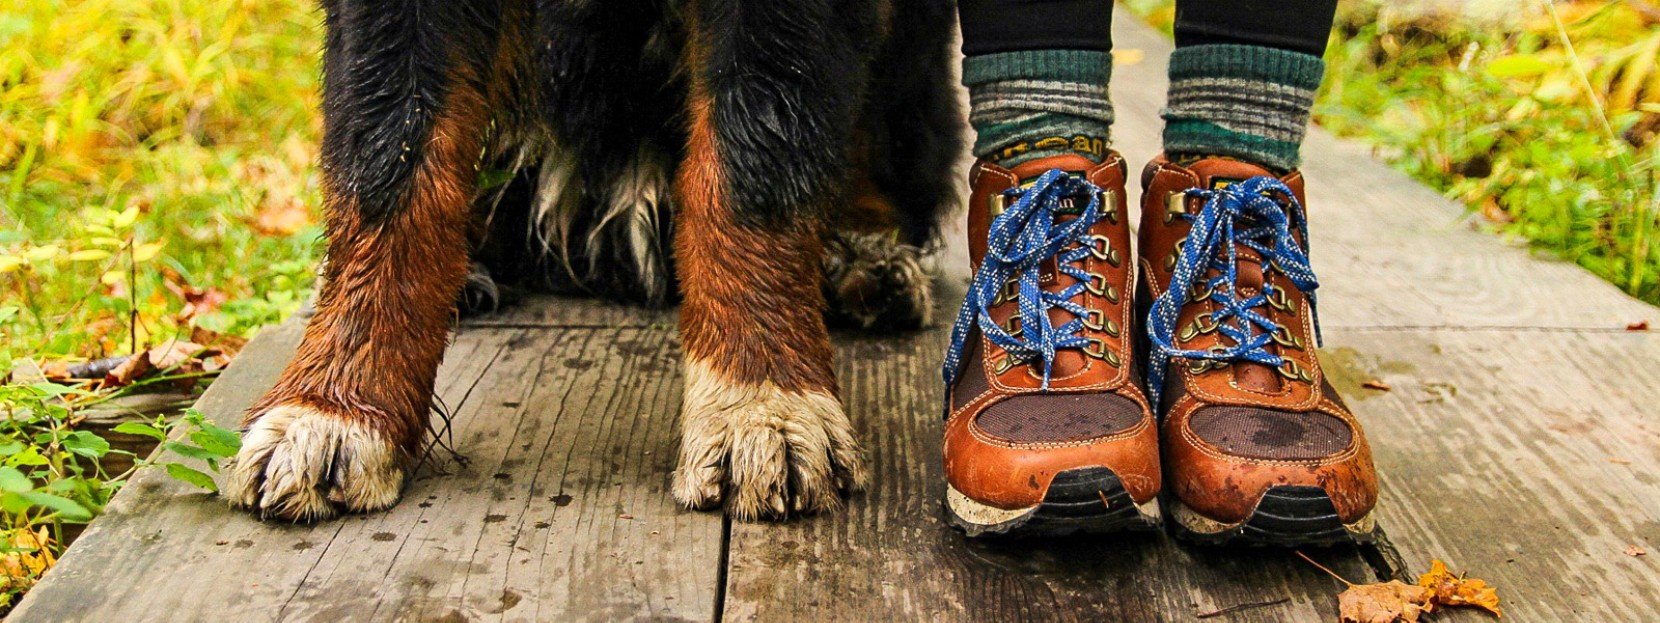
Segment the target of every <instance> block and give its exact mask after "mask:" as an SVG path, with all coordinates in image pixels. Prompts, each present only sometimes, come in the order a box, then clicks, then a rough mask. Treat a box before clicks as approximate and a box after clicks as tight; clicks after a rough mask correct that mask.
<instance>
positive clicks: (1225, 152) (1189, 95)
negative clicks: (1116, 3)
mask: <svg viewBox="0 0 1660 623" xmlns="http://www.w3.org/2000/svg"><path fill="white" fill-rule="evenodd" d="M1336 10H1337V0H1181V1H1179V2H1177V3H1176V51H1175V52H1174V53H1173V54H1171V55H1170V95H1169V101H1168V104H1167V107H1166V108H1165V110H1164V118H1165V121H1166V125H1165V129H1164V148H1165V152H1166V153H1167V154H1168V155H1170V156H1171V158H1172V159H1173V160H1177V161H1181V160H1183V159H1184V158H1186V159H1192V158H1193V157H1197V156H1207V155H1215V156H1227V157H1230V158H1238V159H1241V160H1245V161H1248V162H1252V163H1256V164H1260V165H1263V166H1266V167H1268V168H1270V169H1273V170H1275V171H1278V172H1284V171H1288V170H1291V169H1294V168H1296V167H1297V164H1298V162H1299V157H1298V149H1299V147H1301V145H1302V140H1303V134H1304V133H1305V132H1306V131H1307V128H1308V119H1309V110H1310V108H1311V107H1312V106H1313V105H1314V92H1315V91H1316V90H1317V89H1319V88H1320V78H1321V74H1322V72H1323V71H1324V69H1325V64H1324V62H1322V61H1321V60H1320V55H1321V54H1323V53H1325V49H1326V40H1327V38H1328V37H1329V36H1330V33H1331V24H1332V16H1333V14H1334V13H1335V11H1336Z"/></svg>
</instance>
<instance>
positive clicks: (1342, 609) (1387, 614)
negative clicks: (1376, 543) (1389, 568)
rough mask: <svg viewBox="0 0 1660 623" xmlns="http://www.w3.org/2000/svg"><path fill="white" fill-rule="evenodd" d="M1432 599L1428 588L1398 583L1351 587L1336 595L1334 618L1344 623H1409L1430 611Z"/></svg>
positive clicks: (1393, 581) (1397, 581) (1391, 581)
mask: <svg viewBox="0 0 1660 623" xmlns="http://www.w3.org/2000/svg"><path fill="white" fill-rule="evenodd" d="M1433 595H1434V593H1433V592H1431V591H1430V590H1429V589H1427V588H1424V587H1422V586H1413V585H1411V584H1407V583H1405V582H1402V581H1400V580H1390V581H1388V582H1383V583H1379V584H1350V585H1349V590H1346V591H1343V592H1342V593H1339V594H1338V595H1337V616H1338V618H1339V619H1340V620H1341V621H1342V622H1343V623H1394V622H1395V621H1406V622H1407V623H1412V622H1413V621H1417V620H1418V615H1420V614H1423V613H1424V612H1428V611H1429V608H1430V606H1429V600H1430V597H1432V596H1433Z"/></svg>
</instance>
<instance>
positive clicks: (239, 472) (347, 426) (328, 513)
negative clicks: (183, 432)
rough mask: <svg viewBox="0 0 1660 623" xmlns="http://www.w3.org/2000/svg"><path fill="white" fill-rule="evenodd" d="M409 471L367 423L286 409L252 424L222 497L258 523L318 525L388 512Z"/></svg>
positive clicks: (228, 473) (308, 410) (230, 468)
mask: <svg viewBox="0 0 1660 623" xmlns="http://www.w3.org/2000/svg"><path fill="white" fill-rule="evenodd" d="M404 471H405V462H404V460H403V455H402V453H401V452H400V451H399V449H398V448H397V446H396V445H395V444H393V443H392V441H391V440H389V439H387V438H386V436H385V435H383V434H381V432H380V431H378V430H375V429H374V428H372V427H371V426H369V425H367V424H365V423H364V422H363V421H361V420H353V419H348V418H344V417H340V416H337V415H333V414H330V413H327V412H325V411H321V410H318V409H315V408H312V407H308V406H302V405H297V404H288V405H283V406H278V407H276V408H274V409H271V410H270V411H266V412H265V413H264V414H263V415H261V416H259V418H258V419H256V420H254V422H253V423H252V424H250V425H249V426H248V430H247V432H245V433H244V434H243V435H242V450H241V451H240V452H238V453H237V455H236V458H235V459H234V460H233V461H232V462H231V463H230V464H229V465H227V466H226V476H227V482H226V483H225V487H224V488H223V492H224V495H225V497H226V499H228V500H230V503H231V506H234V507H236V508H241V509H245V510H248V511H251V512H254V513H256V514H258V515H259V516H260V517H261V518H265V519H280V520H285V521H294V522H302V521H319V520H323V519H328V518H331V517H334V516H336V515H339V514H340V513H342V512H367V511H376V510H383V509H386V508H389V507H391V506H392V504H394V503H396V502H397V501H398V495H399V494H400V493H401V491H402V488H403V480H404Z"/></svg>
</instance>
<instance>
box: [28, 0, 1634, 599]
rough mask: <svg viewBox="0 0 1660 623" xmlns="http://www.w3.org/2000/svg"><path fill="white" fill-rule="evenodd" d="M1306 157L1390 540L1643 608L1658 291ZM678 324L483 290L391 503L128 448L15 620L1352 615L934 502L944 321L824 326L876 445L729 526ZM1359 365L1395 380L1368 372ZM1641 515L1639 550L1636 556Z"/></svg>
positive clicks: (1295, 583) (960, 270) (1145, 90)
mask: <svg viewBox="0 0 1660 623" xmlns="http://www.w3.org/2000/svg"><path fill="white" fill-rule="evenodd" d="M1126 15H1127V14H1126ZM1117 21H1118V24H1117V26H1116V27H1115V28H1116V42H1117V47H1118V48H1119V49H1140V50H1142V51H1143V52H1144V57H1145V59H1146V60H1143V61H1141V62H1139V63H1133V64H1132V63H1121V64H1120V66H1119V67H1117V68H1116V69H1115V84H1114V97H1115V101H1116V105H1117V113H1118V117H1119V122H1118V124H1117V127H1116V128H1115V134H1116V142H1117V145H1118V146H1119V148H1120V149H1122V150H1123V151H1124V152H1126V155H1127V156H1128V157H1129V158H1130V159H1131V162H1136V163H1139V162H1143V161H1145V160H1146V159H1147V158H1149V157H1151V156H1152V155H1153V154H1154V153H1155V152H1156V151H1157V149H1158V132H1159V128H1160V127H1161V126H1160V124H1161V122H1160V121H1159V120H1158V118H1157V111H1158V108H1159V107H1160V106H1162V105H1163V99H1164V89H1165V81H1164V75H1163V74H1164V71H1165V69H1164V64H1163V61H1162V59H1163V58H1164V57H1165V55H1166V54H1167V52H1168V51H1169V47H1170V46H1169V43H1168V42H1167V41H1166V40H1165V39H1164V38H1163V37H1162V36H1161V35H1159V34H1157V33H1155V32H1153V31H1152V30H1151V29H1149V28H1147V27H1145V26H1142V25H1141V24H1139V23H1137V22H1135V21H1134V20H1133V19H1129V18H1127V17H1124V18H1121V19H1119V20H1117ZM1305 156H1306V160H1307V161H1308V163H1307V167H1306V170H1307V172H1308V176H1309V180H1310V196H1311V198H1310V203H1311V207H1310V210H1311V213H1312V220H1313V228H1314V258H1315V266H1316V268H1317V269H1318V270H1319V271H1320V273H1321V276H1322V281H1323V283H1324V287H1323V288H1322V289H1321V295H1322V312H1323V320H1324V322H1325V326H1326V329H1327V332H1326V339H1327V343H1326V346H1327V348H1326V349H1325V350H1324V352H1323V355H1322V356H1323V358H1324V361H1325V362H1326V368H1327V371H1328V372H1329V373H1330V374H1331V375H1332V376H1333V378H1334V379H1335V380H1336V382H1337V383H1338V385H1339V386H1340V387H1339V389H1340V390H1341V391H1342V392H1343V393H1344V394H1345V395H1347V396H1349V397H1350V402H1351V406H1352V407H1353V408H1354V410H1355V412H1356V413H1357V415H1358V416H1359V417H1360V419H1361V420H1362V422H1363V423H1364V424H1365V426H1366V427H1367V431H1368V433H1369V438H1370V439H1371V442H1372V444H1373V447H1374V450H1375V454H1376V457H1377V461H1378V465H1379V468H1380V470H1381V472H1382V480H1383V484H1384V492H1383V499H1382V503H1381V506H1380V511H1379V513H1380V522H1381V524H1382V525H1383V526H1384V527H1385V529H1386V530H1387V531H1388V535H1389V539H1390V545H1391V547H1392V548H1393V549H1391V550H1390V551H1392V552H1396V553H1398V556H1399V561H1397V564H1399V563H1404V565H1405V566H1406V568H1407V569H1409V570H1413V571H1422V570H1423V569H1424V568H1425V567H1427V565H1428V562H1429V560H1430V559H1431V558H1441V559H1443V560H1446V561H1447V562H1448V563H1450V564H1452V565H1453V566H1454V567H1455V568H1456V569H1459V570H1467V571H1470V572H1472V573H1473V574H1475V575H1478V576H1480V577H1483V578H1486V579H1488V580H1490V581H1492V582H1493V583H1494V584H1496V585H1497V586H1498V587H1499V590H1500V594H1501V595H1502V596H1503V597H1504V600H1505V601H1504V604H1505V609H1506V614H1507V617H1506V618H1507V619H1514V620H1521V621H1534V620H1540V621H1545V620H1594V621H1601V620H1646V619H1649V618H1652V616H1651V614H1650V613H1651V612H1652V611H1653V610H1655V609H1656V608H1660V588H1657V587H1660V567H1657V565H1660V558H1656V556H1660V505H1657V504H1656V503H1655V500H1660V476H1657V474H1660V417H1657V416H1660V413H1657V411H1660V407H1657V406H1656V405H1660V369H1656V367H1655V366H1654V362H1655V361H1660V335H1656V334H1652V333H1627V332H1624V331H1623V330H1622V329H1623V327H1624V326H1625V324H1626V323H1627V322H1630V321H1635V320H1641V319H1649V320H1651V321H1660V310H1657V309H1656V308H1654V307H1652V306H1649V305H1645V304H1642V303H1640V302H1637V301H1635V300H1632V299H1631V298H1630V297H1627V296H1625V295H1623V294H1621V293H1620V292H1618V291H1617V290H1616V289H1615V288H1613V287H1612V286H1609V285H1608V284H1606V283H1603V282H1601V281H1600V280H1597V279H1596V278H1595V277H1593V276H1591V275H1589V274H1588V273H1586V272H1584V271H1582V270H1580V269H1578V268H1576V267H1573V266H1571V265H1568V264H1565V263H1562V262H1557V261H1552V260H1548V259H1545V258H1542V257H1539V256H1537V255H1536V254H1534V253H1531V252H1529V251H1527V250H1526V249H1524V248H1520V247H1517V246H1514V245H1511V244H1509V243H1506V242H1503V241H1501V240H1499V239H1497V238H1496V237H1493V236H1491V235H1487V234H1484V233H1481V232H1480V231H1477V230H1476V228H1473V227H1472V226H1471V224H1470V220H1469V219H1467V218H1465V217H1464V215H1463V211H1462V209H1461V208H1460V207H1459V206H1457V205H1455V204H1453V203H1452V202H1450V201H1448V200H1446V199H1445V198H1442V197H1440V196H1438V195H1436V194H1435V193H1434V192H1432V191H1430V190H1428V189H1426V188H1424V187H1422V186H1421V185H1418V184H1416V183H1413V182H1412V181H1411V180H1409V179H1407V178H1406V177H1404V176H1403V175H1401V174H1399V173H1396V172H1394V171H1392V170H1390V169H1389V168H1388V167H1386V166H1385V165H1383V164H1380V163H1378V162H1376V161H1375V160H1373V159H1371V158H1370V157H1369V156H1368V155H1367V153H1366V149H1365V148H1364V147H1362V146H1359V145H1356V144H1354V143H1352V142H1345V141H1339V140H1337V139H1334V138H1332V137H1331V136H1329V135H1327V134H1325V133H1323V132H1321V131H1318V130H1316V131H1314V132H1313V133H1312V134H1311V136H1310V138H1309V141H1308V143H1307V145H1306V147H1305ZM1136 192H1137V190H1136V189H1133V188H1132V190H1131V193H1132V195H1134V194H1135V193H1136ZM1132 222H1134V221H1133V220H1132ZM953 225H955V226H958V227H959V229H956V230H955V232H956V233H951V234H948V235H949V236H950V239H949V241H950V242H951V245H949V246H948V248H947V250H946V252H945V253H943V254H942V255H941V259H940V260H939V262H940V266H941V272H942V279H941V283H942V284H943V286H942V290H941V292H940V296H939V297H938V298H939V299H940V301H941V305H942V312H946V313H942V314H941V316H939V317H940V318H944V319H947V320H946V321H948V319H949V318H951V317H952V315H953V314H952V313H949V312H954V306H955V304H956V303H957V302H958V301H959V300H960V298H959V297H960V296H961V291H962V286H963V284H964V283H965V282H966V279H967V275H966V254H965V252H964V246H963V241H962V239H961V236H962V234H961V233H960V231H961V230H960V223H953ZM942 322H945V321H942ZM302 323H303V318H298V319H295V320H291V321H290V322H288V323H285V324H283V325H280V326H278V327H273V328H271V329H268V330H267V331H266V332H265V333H263V334H262V335H261V336H260V337H259V338H257V339H256V340H255V341H254V342H253V343H252V344H250V345H249V347H248V348H247V349H246V350H245V351H244V352H243V354H242V356H241V358H240V359H238V361H237V363H236V365H234V366H233V367H232V368H231V369H230V371H228V372H227V373H226V374H225V375H224V376H223V377H222V378H221V379H219V381H218V382H216V383H215V384H214V385H213V387H212V389H210V390H209V392H208V394H207V395H206V396H204V397H203V398H202V400H201V402H200V403H199V407H200V408H201V409H202V410H203V411H204V412H206V413H208V414H209V415H210V416H211V417H213V418H214V419H215V420H217V421H219V422H221V423H231V422H234V421H235V420H236V419H237V418H238V417H240V414H241V412H242V410H243V409H244V408H245V407H246V405H248V404H249V403H250V402H252V401H253V400H254V398H255V397H256V396H257V395H258V394H259V393H260V392H261V391H263V390H264V388H266V387H268V386H269V385H270V384H271V383H272V382H273V381H274V379H275V378H276V375H277V373H278V371H279V370H280V369H281V366H282V364H283V363H284V361H285V360H286V359H287V358H288V357H289V356H290V354H291V353H292V352H293V349H294V346H295V344H296V342H297V340H298V339H299V331H300V328H301V324H302ZM672 326H673V315H672V312H646V311H641V310H635V309H631V308H626V307H621V306H615V305H604V304H597V303H593V302H588V301H579V300H574V299H569V298H560V297H532V298H530V299H527V300H526V301H524V302H523V303H522V304H521V305H519V306H517V307H513V308H510V309H508V310H507V311H505V312H504V313H502V314H498V315H495V316H490V317H483V318H477V319H472V320H469V321H467V322H466V323H464V325H463V327H464V328H463V330H462V331H461V332H460V333H459V334H458V335H457V337H456V338H455V341H454V345H453V346H452V348H451V350H450V352H449V354H448V356H447V357H446V360H445V365H444V368H443V370H442V371H441V374H440V380H439V393H440V395H441V396H442V398H443V400H444V402H445V403H446V404H447V406H448V407H449V409H450V410H451V412H452V413H453V428H452V429H451V430H450V435H449V438H450V439H452V440H453V444H454V446H455V447H456V449H457V450H458V451H459V452H461V453H462V454H463V455H465V456H466V457H467V459H468V461H467V462H466V463H465V464H458V463H453V462H442V461H440V462H437V463H435V464H434V465H431V466H429V467H427V468H425V469H424V471H423V472H422V474H421V475H420V476H419V477H418V478H416V479H415V480H414V482H413V483H412V485H411V487H410V489H409V492H408V494H407V496H406V499H405V502H404V503H403V504H401V505H399V506H398V507H397V508H395V509H393V510H392V511H390V512H387V513H382V514H375V515H367V516H358V517H351V518H348V519H344V520H341V521H334V522H328V523H324V524H319V525H315V526H298V527H294V526H277V525H269V524H262V523H259V522H257V521H254V520H253V519H251V518H249V517H247V516H244V515H242V514H238V513H233V512H231V511H230V510H229V509H228V508H227V507H226V506H225V505H224V504H223V503H222V502H221V501H219V500H217V499H214V498H212V497H210V496H208V495H205V494H201V493H197V492H195V491H192V490H190V489H189V488H188V487H186V486H184V485H182V484H179V483H176V482H173V481H171V480H169V479H167V478H166V477H164V476H162V475H158V474H156V473H146V474H142V475H140V476H138V477H137V478H136V479H135V480H134V481H133V482H132V483H131V484H129V485H128V487H127V489H126V490H124V491H123V492H122V493H121V494H119V495H118V496H117V497H116V499H115V502H114V503H112V504H111V506H110V509H109V512H108V514H106V515H105V516H104V517H102V518H101V519H99V520H98V521H96V522H94V524H93V525H92V527H91V528H90V529H88V530H87V532H86V534H85V536H83V537H82V539H81V540H80V541H79V542H77V543H76V545H75V546H74V547H72V548H71V549H70V551H69V552H68V553H67V554H66V555H65V556H64V557H63V559H62V561H61V562H60V563H59V565H58V567H57V568H55V569H54V570H53V571H52V572H51V573H49V574H48V575H47V576H46V578H45V579H44V580H43V581H42V582H41V584H40V585H39V586H37V587H36V588H35V589H34V591H32V592H31V593H30V594H29V595H28V596H27V597H26V598H25V599H24V600H23V603H22V604H21V605H20V606H19V607H18V609H17V610H16V611H15V612H14V613H13V615H12V616H11V620H15V621H74V620H89V621H91V620H96V621H104V620H152V619H167V620H214V621H217V620H277V619H282V620H336V619H341V620H514V621H542V620H567V619H576V620H617V619H677V620H678V619H690V620H710V619H719V618H729V619H732V620H768V621H770V620H791V619H810V620H821V619H822V620H894V619H900V620H917V619H923V620H1109V621H1115V620H1123V621H1192V620H1195V619H1196V617H1197V616H1198V615H1200V614H1202V613H1208V612H1214V611H1216V610H1221V609H1224V608H1228V607H1231V606H1237V605H1240V604H1250V603H1259V602H1270V601H1276V600H1281V599H1284V600H1287V601H1285V602H1283V603H1278V604H1275V605H1271V606H1264V607H1258V608H1250V609H1244V610H1240V611H1237V612H1233V613H1230V614H1228V615H1227V616H1226V617H1219V618H1218V619H1214V620H1226V621H1285V620H1297V621H1302V620H1329V619H1331V618H1332V617H1333V616H1334V614H1335V611H1336V604H1335V595H1336V594H1337V593H1338V592H1339V591H1340V590H1342V585H1341V584H1340V583H1339V582H1338V581H1336V580H1334V579H1332V578H1330V577H1329V576H1326V575H1325V574H1324V573H1323V572H1320V571H1318V570H1315V569H1314V568H1312V567H1311V566H1310V565H1308V564H1307V563H1305V562H1303V561H1301V560H1300V559H1297V558H1295V557H1294V556H1292V555H1291V554H1290V553H1288V552H1283V551H1278V550H1231V549H1224V550H1215V549H1205V548H1195V547H1188V546H1183V545H1179V544H1176V543H1173V542H1171V541H1169V540H1168V539H1166V538H1165V537H1163V536H1160V535H1147V536H1141V537H1134V538H1125V539H1070V540H1063V541H1055V542H1041V541H1005V542H979V541H975V542H970V541H967V540H965V539H963V538H962V537H961V536H960V535H959V534H957V533H956V532H955V531H953V530H951V529H949V528H947V527H946V526H945V525H944V523H943V522H942V520H941V517H940V508H939V500H940V494H941V488H942V486H943V485H942V484H941V483H942V480H941V474H940V472H941V458H940V449H939V436H940V428H939V427H940V420H939V407H940V402H941V400H942V398H941V388H940V386H939V380H938V379H939V376H938V369H937V365H938V361H939V357H940V354H941V353H942V352H943V346H944V340H945V337H946V333H945V331H946V327H943V326H936V327H934V328H933V329H931V330H929V331H924V332H921V333H917V334H913V335H906V336H897V337H886V338H879V337H863V336H858V335H847V334H843V335H838V336H837V339H836V342H837V345H838V363H837V369H838V372H839V374H840V376H841V382H842V387H843V388H844V389H843V392H844V395H845V398H846V400H847V407H848V409H849V413H850V415H851V416H852V417H853V418H854V419H855V421H856V422H857V424H858V426H859V428H860V431H861V433H862V434H863V440H864V442H865V444H866V447H867V452H868V454H869V458H870V460H871V461H872V465H873V467H874V468H875V473H876V477H875V478H874V483H873V486H872V490H871V491H870V492H868V493H866V494H864V495H862V496H859V497H856V498H854V499H853V500H851V501H850V502H849V504H848V507H847V509H846V510H845V511H843V512H841V513H838V514H834V515H829V516H823V517H816V518H810V519H802V520H795V521H790V522H786V523H784V524H782V525H766V524H736V525H731V526H727V525H726V523H725V522H724V520H723V519H722V518H721V517H720V516H719V515H718V514H713V513H693V512H686V511H680V510H677V509H675V508H674V507H673V505H672V502H671V501H670V499H669V496H668V495H667V493H666V492H665V490H664V488H665V486H666V484H667V480H668V472H669V469H670V468H671V466H672V457H673V452H674V447H675V446H674V435H675V430H674V425H673V421H672V418H673V415H674V411H675V409H676V406H677V403H678V396H679V392H680V378H679V369H678V365H677V363H676V361H677V358H678V356H679V355H678V347H677V345H676V343H675V341H674V339H673V335H672ZM1372 379H1379V380H1382V381H1384V382H1385V383H1387V384H1388V385H1390V386H1391V387H1392V388H1393V389H1392V390H1390V391H1379V390H1370V389H1364V388H1362V387H1361V384H1362V383H1363V382H1365V381H1367V380H1372ZM440 456H442V454H440ZM1633 546H1635V547H1638V548H1641V549H1644V550H1646V551H1648V552H1651V553H1650V554H1649V555H1647V556H1643V557H1633V556H1629V555H1626V554H1625V553H1624V552H1625V549H1626V548H1628V547H1633ZM1309 553H1310V554H1311V555H1312V556H1314V557H1315V558H1316V559H1317V560H1319V561H1320V562H1321V563H1322V564H1325V565H1327V566H1329V567H1331V568H1332V569H1333V570H1334V571H1336V572H1338V573H1340V574H1342V575H1343V576H1345V577H1347V578H1349V579H1350V580H1354V581H1362V580H1365V581H1371V580H1373V579H1375V576H1376V574H1378V573H1379V572H1380V569H1381V570H1382V571H1385V572H1389V571H1395V569H1391V568H1389V566H1388V565H1385V564H1368V563H1367V562H1366V561H1365V560H1363V555H1362V554H1365V555H1368V556H1371V557H1372V558H1373V559H1374V560H1373V562H1374V563H1383V562H1389V561H1388V560H1386V559H1387V558H1388V557H1387V556H1385V552H1382V551H1367V552H1358V551H1356V550H1354V549H1352V548H1334V549H1329V550H1320V551H1313V552H1309ZM1436 620H1437V621H1482V620H1490V619H1487V618H1485V617H1484V616H1483V615H1478V614H1474V613H1470V612H1452V613H1447V614H1437V616H1436Z"/></svg>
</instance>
